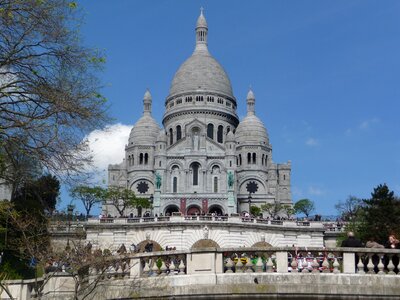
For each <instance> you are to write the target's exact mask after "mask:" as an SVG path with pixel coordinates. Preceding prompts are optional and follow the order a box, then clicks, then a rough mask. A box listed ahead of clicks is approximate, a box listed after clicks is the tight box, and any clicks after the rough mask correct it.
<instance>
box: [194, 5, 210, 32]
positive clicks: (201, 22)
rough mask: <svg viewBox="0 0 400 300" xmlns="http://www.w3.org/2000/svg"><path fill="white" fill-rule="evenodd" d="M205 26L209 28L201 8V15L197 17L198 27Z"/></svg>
mask: <svg viewBox="0 0 400 300" xmlns="http://www.w3.org/2000/svg"><path fill="white" fill-rule="evenodd" d="M199 27H205V28H207V27H208V26H207V21H206V18H205V17H204V15H203V9H201V10H200V16H199V17H198V18H197V23H196V28H199Z"/></svg>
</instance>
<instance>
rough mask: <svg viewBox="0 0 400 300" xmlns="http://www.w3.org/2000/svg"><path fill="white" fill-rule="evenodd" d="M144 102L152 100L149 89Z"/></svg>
mask: <svg viewBox="0 0 400 300" xmlns="http://www.w3.org/2000/svg"><path fill="white" fill-rule="evenodd" d="M143 100H151V94H150V91H149V89H147V90H146V92H145V93H144V96H143Z"/></svg>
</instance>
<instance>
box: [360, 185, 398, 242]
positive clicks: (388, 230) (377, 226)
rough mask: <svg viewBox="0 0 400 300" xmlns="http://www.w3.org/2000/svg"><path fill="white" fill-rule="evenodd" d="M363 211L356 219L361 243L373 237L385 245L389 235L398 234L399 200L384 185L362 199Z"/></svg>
mask: <svg viewBox="0 0 400 300" xmlns="http://www.w3.org/2000/svg"><path fill="white" fill-rule="evenodd" d="M363 203H364V205H363V209H362V213H361V215H360V218H359V219H358V234H359V236H360V238H361V239H362V240H363V241H366V240H368V238H370V237H374V238H375V239H376V241H377V242H378V243H385V242H386V241H387V238H388V236H389V235H390V234H397V235H398V234H400V228H399V224H400V199H399V198H398V197H395V195H394V192H393V191H390V190H389V188H388V186H387V185H386V184H383V185H382V184H380V185H378V186H377V187H376V188H374V191H373V192H372V193H371V198H369V199H363Z"/></svg>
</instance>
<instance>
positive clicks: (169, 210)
mask: <svg viewBox="0 0 400 300" xmlns="http://www.w3.org/2000/svg"><path fill="white" fill-rule="evenodd" d="M174 212H179V207H178V206H176V205H168V206H167V208H166V209H165V213H164V215H165V216H172V213H174Z"/></svg>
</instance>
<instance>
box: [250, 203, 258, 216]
mask: <svg viewBox="0 0 400 300" xmlns="http://www.w3.org/2000/svg"><path fill="white" fill-rule="evenodd" d="M250 214H251V215H253V216H256V217H258V216H259V215H260V214H261V208H259V207H258V206H255V205H252V206H250Z"/></svg>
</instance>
